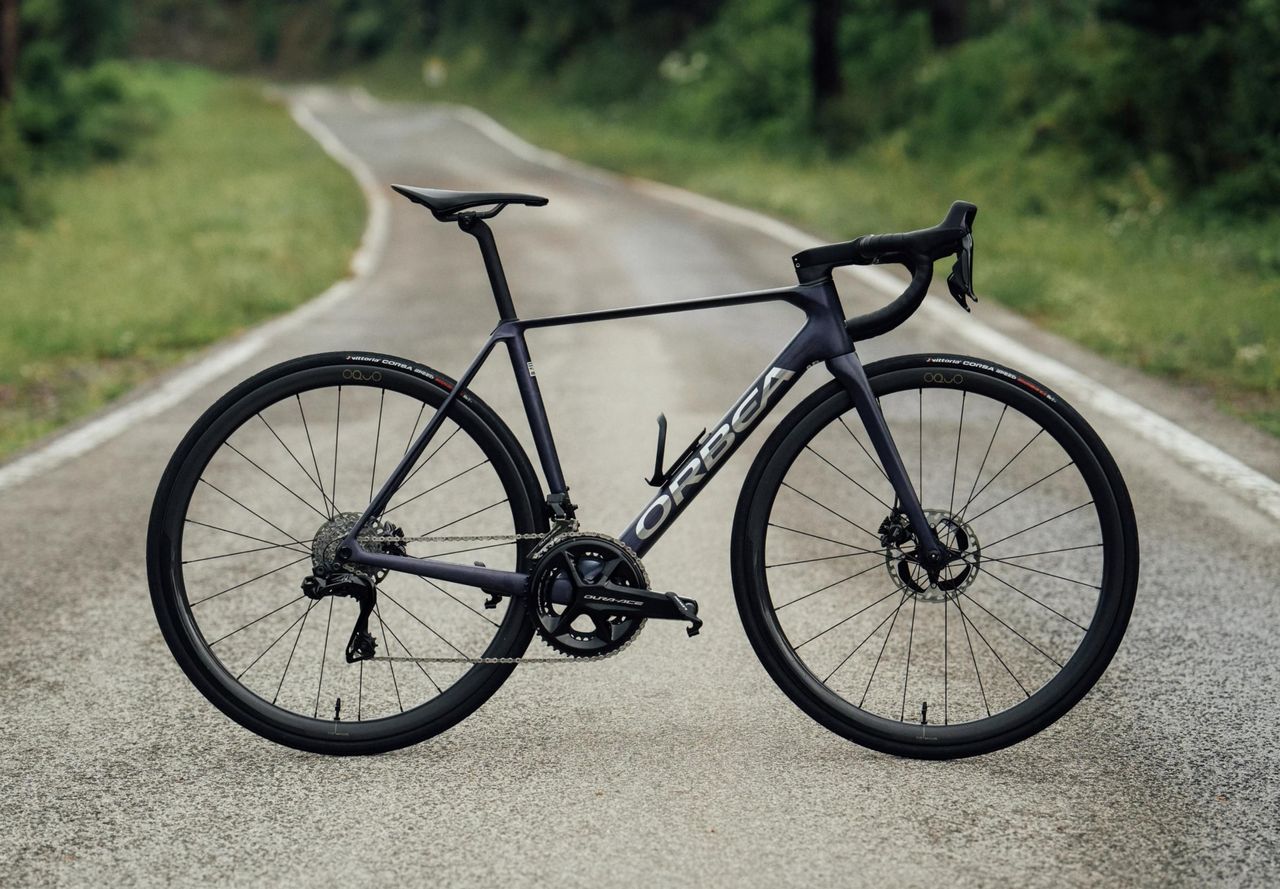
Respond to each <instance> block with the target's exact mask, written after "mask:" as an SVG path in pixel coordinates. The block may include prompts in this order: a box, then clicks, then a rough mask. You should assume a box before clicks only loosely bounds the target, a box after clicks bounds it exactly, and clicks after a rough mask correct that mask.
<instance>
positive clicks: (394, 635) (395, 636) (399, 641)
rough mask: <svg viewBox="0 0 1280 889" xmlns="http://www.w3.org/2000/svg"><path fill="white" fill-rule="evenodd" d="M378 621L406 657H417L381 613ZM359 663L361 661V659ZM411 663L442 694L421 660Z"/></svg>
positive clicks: (442, 690)
mask: <svg viewBox="0 0 1280 889" xmlns="http://www.w3.org/2000/svg"><path fill="white" fill-rule="evenodd" d="M378 623H379V624H381V625H382V629H383V632H384V633H389V634H390V635H391V638H392V639H394V640H395V641H396V643H397V644H398V645H399V646H400V648H401V649H402V650H403V651H404V653H405V655H406V656H407V657H411V658H414V657H417V655H416V654H414V653H413V652H412V651H410V650H409V646H407V645H405V644H404V641H403V640H402V639H401V638H400V636H399V635H398V634H397V633H396V631H395V630H394V629H392V627H391V625H390V624H388V623H387V622H386V621H385V620H384V619H383V617H382V615H381V614H379V615H378ZM390 650H391V646H389V645H388V646H387V652H388V654H389V653H390ZM361 663H363V661H361ZM413 664H414V666H415V667H417V668H418V670H419V671H420V672H421V673H422V675H423V676H426V677H427V681H428V682H430V683H431V684H432V686H434V687H435V690H436V694H444V689H442V688H441V687H440V684H439V683H438V682H436V681H435V679H434V678H433V677H432V675H431V674H430V673H428V672H427V668H426V667H424V666H423V665H422V662H421V661H414V662H413ZM400 712H402V713H403V712H404V706H403V705H401V707H400Z"/></svg>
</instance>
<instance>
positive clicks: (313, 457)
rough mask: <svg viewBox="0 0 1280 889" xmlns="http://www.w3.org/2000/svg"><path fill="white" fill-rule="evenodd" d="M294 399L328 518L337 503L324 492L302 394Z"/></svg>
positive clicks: (296, 395) (336, 508)
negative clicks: (303, 407) (325, 504)
mask: <svg viewBox="0 0 1280 889" xmlns="http://www.w3.org/2000/svg"><path fill="white" fill-rule="evenodd" d="M293 398H294V400H295V401H297V402H298V416H300V417H301V418H302V431H303V432H305V433H306V434H307V449H308V450H309V451H311V464H312V465H313V466H315V468H316V484H318V485H319V486H320V497H321V499H323V500H326V501H327V503H328V505H327V506H326V507H325V508H326V509H328V510H329V518H333V516H334V514H335V513H336V512H337V511H338V505H337V504H336V503H334V502H333V498H332V497H330V496H329V495H328V494H326V493H325V492H324V481H323V476H322V475H321V473H320V461H319V460H317V459H316V446H315V444H314V443H313V442H312V441H311V427H310V426H309V425H308V424H307V414H306V412H305V411H304V410H303V409H302V396H301V395H300V394H295V395H294V396H293Z"/></svg>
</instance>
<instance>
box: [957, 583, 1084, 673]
mask: <svg viewBox="0 0 1280 889" xmlns="http://www.w3.org/2000/svg"><path fill="white" fill-rule="evenodd" d="M965 598H966V599H968V600H969V601H970V602H972V603H973V604H974V605H977V606H978V607H979V608H981V609H982V610H983V611H985V612H986V613H987V614H989V615H990V616H991V617H992V618H993V619H994V620H995V621H996V622H997V623H999V624H1000V625H1001V626H1002V627H1004V628H1005V629H1006V630H1008V631H1009V632H1010V633H1013V635H1015V636H1017V637H1018V638H1019V639H1021V640H1022V641H1023V642H1025V643H1027V644H1028V645H1030V646H1031V647H1032V648H1034V649H1035V650H1036V651H1038V652H1040V654H1041V655H1043V656H1044V657H1045V658H1046V659H1048V661H1049V662H1050V663H1052V664H1053V665H1054V666H1056V667H1057V668H1058V669H1059V670H1061V669H1062V668H1063V664H1062V663H1061V662H1060V661H1059V660H1058V659H1057V658H1055V657H1054V656H1053V655H1051V654H1049V653H1048V652H1047V651H1045V650H1044V649H1043V648H1041V647H1040V646H1039V645H1036V644H1035V643H1034V642H1032V641H1031V640H1030V639H1028V638H1027V637H1026V636H1024V635H1022V634H1021V633H1019V632H1018V631H1017V630H1015V629H1014V628H1013V627H1011V626H1010V625H1009V624H1007V623H1005V621H1004V620H1002V619H1001V618H1000V615H998V614H996V613H995V612H993V611H992V610H991V609H990V608H988V607H987V606H985V605H983V604H982V603H981V602H979V601H978V600H977V599H975V598H974V597H973V596H972V595H970V594H968V593H965Z"/></svg>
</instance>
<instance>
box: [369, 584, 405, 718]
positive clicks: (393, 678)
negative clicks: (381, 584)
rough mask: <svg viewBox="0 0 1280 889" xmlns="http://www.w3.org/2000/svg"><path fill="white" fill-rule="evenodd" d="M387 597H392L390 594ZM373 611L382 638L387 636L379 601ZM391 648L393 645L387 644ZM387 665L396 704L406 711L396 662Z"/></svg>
mask: <svg viewBox="0 0 1280 889" xmlns="http://www.w3.org/2000/svg"><path fill="white" fill-rule="evenodd" d="M387 598H390V596H388V597H387ZM373 613H374V614H375V615H377V617H378V626H380V627H382V638H384V639H385V638H387V625H386V624H385V623H383V620H382V607H381V605H380V604H379V603H377V602H374V603H373ZM387 647H388V648H390V647H391V646H387ZM406 650H407V649H406ZM387 666H388V667H390V668H391V685H392V687H394V688H395V690H396V706H397V707H399V708H400V712H401V713H403V712H404V700H403V699H402V698H401V697H400V683H399V681H397V679H396V663H395V661H387Z"/></svg>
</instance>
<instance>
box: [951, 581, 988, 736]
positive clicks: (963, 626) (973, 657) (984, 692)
mask: <svg viewBox="0 0 1280 889" xmlns="http://www.w3.org/2000/svg"><path fill="white" fill-rule="evenodd" d="M947 601H948V602H950V601H951V600H950V599H948V600H947ZM954 604H955V606H956V611H959V610H960V604H959V603H958V602H956V603H954ZM960 628H961V629H962V630H964V641H965V644H966V645H968V646H969V657H970V659H971V660H972V661H973V675H974V676H976V677H977V679H978V693H979V694H980V695H982V706H983V708H984V709H986V711H987V716H990V715H991V704H990V703H989V702H988V701H987V689H986V687H985V686H983V684H982V671H980V670H979V669H978V655H977V654H976V653H975V652H974V650H973V640H972V639H971V638H970V637H969V624H968V623H966V622H965V619H964V614H961V615H960ZM948 725H950V723H948Z"/></svg>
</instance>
